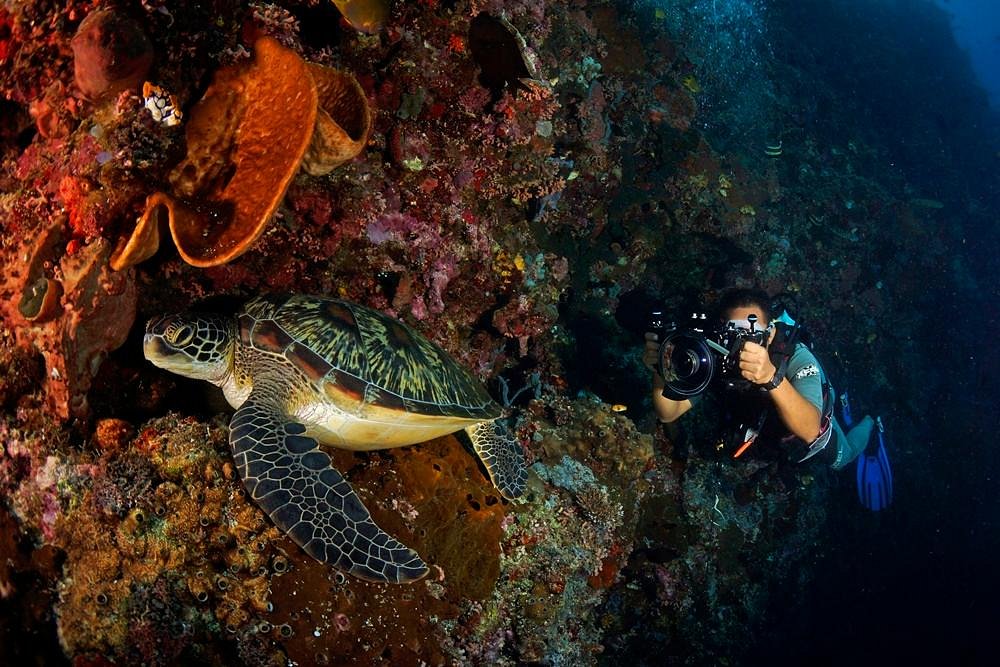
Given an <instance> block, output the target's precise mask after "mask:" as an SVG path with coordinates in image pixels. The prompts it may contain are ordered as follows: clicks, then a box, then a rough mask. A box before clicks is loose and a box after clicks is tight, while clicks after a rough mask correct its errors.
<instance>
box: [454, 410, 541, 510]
mask: <svg viewBox="0 0 1000 667" xmlns="http://www.w3.org/2000/svg"><path fill="white" fill-rule="evenodd" d="M465 432H466V433H468V434H469V439H470V440H472V448H473V449H474V450H476V454H478V455H479V458H480V459H482V461H483V465H485V466H486V471H487V472H488V473H489V474H490V480H492V482H493V486H495V487H497V491H499V492H500V493H501V495H503V497H504V498H507V499H509V500H512V499H514V498H517V497H518V496H520V495H521V494H522V493H524V487H525V485H526V484H527V483H528V469H527V468H526V467H525V464H524V450H523V449H522V448H521V443H520V442H518V440H517V438H516V437H515V436H514V434H513V433H512V432H511V430H510V429H508V428H507V427H506V426H504V424H503V423H501V421H500V420H499V419H494V420H493V421H487V422H480V423H478V424H473V425H472V426H469V427H468V428H466V429H465Z"/></svg>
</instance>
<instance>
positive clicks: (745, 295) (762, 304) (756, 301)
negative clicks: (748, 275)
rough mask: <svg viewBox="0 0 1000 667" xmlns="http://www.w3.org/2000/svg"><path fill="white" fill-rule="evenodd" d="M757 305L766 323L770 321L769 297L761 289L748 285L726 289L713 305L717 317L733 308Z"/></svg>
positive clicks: (722, 316) (720, 317)
mask: <svg viewBox="0 0 1000 667" xmlns="http://www.w3.org/2000/svg"><path fill="white" fill-rule="evenodd" d="M750 306H757V307H758V308H760V310H761V312H763V313H764V317H765V319H767V321H768V323H770V322H771V297H770V296H768V294H767V292H765V291H764V290H762V289H753V288H750V287H733V288H730V289H727V290H726V291H725V292H723V293H722V296H720V297H719V302H718V303H717V304H716V305H715V315H716V317H717V318H718V319H720V320H721V319H722V318H724V317H725V316H726V313H728V312H729V311H731V310H733V309H734V308H749V307H750Z"/></svg>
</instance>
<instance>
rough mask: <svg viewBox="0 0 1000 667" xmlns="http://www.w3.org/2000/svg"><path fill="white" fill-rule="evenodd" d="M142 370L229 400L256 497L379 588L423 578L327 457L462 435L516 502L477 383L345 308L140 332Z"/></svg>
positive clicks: (186, 319) (296, 298) (416, 343)
mask: <svg viewBox="0 0 1000 667" xmlns="http://www.w3.org/2000/svg"><path fill="white" fill-rule="evenodd" d="M143 351H144V353H145V355H146V358H147V359H149V360H150V361H151V362H153V363H154V364H155V365H157V366H159V367H160V368H164V369H166V370H169V371H172V372H174V373H178V374H180V375H184V376H187V377H191V378H197V379H201V380H207V381H209V382H212V383H213V384H216V385H219V386H220V387H222V390H223V392H224V393H225V395H226V399H227V400H228V401H229V403H230V404H232V405H233V407H235V408H236V414H234V415H233V418H232V421H230V423H229V444H230V446H231V447H232V450H233V457H234V459H235V461H236V467H237V469H238V470H239V473H240V477H241V478H242V479H243V484H244V485H245V486H246V489H247V491H248V492H249V494H250V496H251V497H252V498H253V499H254V500H255V501H256V502H257V504H258V505H259V506H260V507H261V509H263V510H264V511H265V512H267V513H268V515H270V517H271V519H272V520H273V521H274V523H275V525H277V526H278V528H280V529H281V530H283V531H285V532H286V533H287V534H288V535H289V536H291V538H292V539H293V540H295V542H296V543H298V544H299V545H300V546H301V547H302V548H303V549H304V550H305V551H306V553H308V554H309V555H310V556H312V557H314V558H316V559H317V560H320V561H323V562H326V563H331V564H333V565H335V566H337V567H339V568H341V569H343V570H345V571H347V572H350V573H351V574H353V575H355V576H358V577H361V578H363V579H369V580H373V581H389V582H398V583H403V582H408V581H415V580H417V579H419V578H420V577H422V576H424V575H425V574H426V573H427V566H426V565H425V564H424V562H423V561H422V560H421V559H420V557H419V556H418V555H417V554H416V552H414V551H413V550H411V549H408V548H407V547H406V546H405V545H403V544H401V543H400V542H398V541H397V540H395V539H393V538H392V537H390V536H389V535H388V534H386V533H385V532H384V531H382V529H381V528H379V527H378V526H377V525H375V522H374V521H372V519H371V516H370V515H369V513H368V510H367V509H366V508H365V506H364V505H363V504H362V503H361V500H360V499H359V498H358V496H357V495H356V494H355V493H354V490H353V489H352V488H351V485H350V484H349V483H348V482H347V481H346V480H345V479H344V478H343V477H342V476H341V475H340V473H339V472H337V471H336V470H335V469H334V468H332V467H331V465H330V463H331V462H330V457H329V456H328V455H327V454H326V453H325V452H324V451H323V449H322V448H321V447H320V444H324V445H332V446H334V447H341V448H344V449H352V450H372V449H385V448H389V447H400V446H403V445H412V444H415V443H418V442H424V441H426V440H430V439H432V438H435V437H438V436H442V435H445V434H448V433H453V432H455V431H459V430H463V429H464V430H465V431H466V433H468V434H469V436H470V439H471V441H472V445H473V448H474V450H475V452H476V453H477V454H478V456H479V457H480V458H481V459H482V461H483V463H484V464H485V466H486V470H487V471H488V473H489V476H490V479H491V480H492V481H493V484H494V485H495V486H496V488H497V489H498V490H499V491H500V493H501V494H502V495H503V496H504V497H506V498H516V497H517V496H519V495H521V493H522V492H523V491H524V487H525V483H526V481H527V470H526V469H525V463H524V453H523V451H522V449H521V445H520V443H519V442H518V441H517V439H516V438H515V437H513V434H511V433H510V432H509V430H508V429H507V428H505V427H504V426H503V424H502V422H501V421H498V417H500V416H501V413H502V408H501V407H500V405H499V404H497V403H496V402H495V401H494V400H493V399H492V398H491V397H490V395H489V394H488V393H487V392H486V389H485V388H484V387H483V385H482V383H480V382H479V381H478V380H476V378H474V377H473V376H472V374H471V373H470V372H469V371H468V370H466V369H465V368H463V367H462V366H460V365H459V364H458V363H457V362H456V361H455V360H454V359H452V358H451V357H450V356H449V355H448V354H447V353H446V352H445V351H444V350H442V349H441V348H440V347H438V346H437V345H435V344H434V343H432V342H430V341H429V340H427V339H426V338H424V337H423V336H421V335H420V334H419V333H417V332H416V331H414V330H413V329H411V328H410V327H408V326H406V325H405V324H403V323H402V322H399V321H398V320H395V319H393V318H391V317H389V316H387V315H385V314H383V313H380V312H379V311H377V310H373V309H371V308H367V307H365V306H361V305H358V304H356V303H350V302H348V301H343V300H340V299H331V298H326V297H321V296H308V295H280V296H278V295H268V296H261V297H257V298H254V299H252V300H250V301H249V302H247V303H246V305H245V306H244V307H243V309H242V310H241V311H240V312H239V313H238V314H237V315H236V316H235V317H233V316H225V315H215V314H203V313H187V314H179V315H167V316H163V317H157V318H154V319H153V320H150V322H149V323H148V324H147V325H146V335H145V339H144V341H143Z"/></svg>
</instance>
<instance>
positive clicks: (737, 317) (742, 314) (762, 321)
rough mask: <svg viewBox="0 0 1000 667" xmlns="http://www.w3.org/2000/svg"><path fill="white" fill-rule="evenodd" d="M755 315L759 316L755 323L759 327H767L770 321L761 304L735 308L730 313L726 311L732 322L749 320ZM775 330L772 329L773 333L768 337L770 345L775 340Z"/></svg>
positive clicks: (728, 318) (727, 318)
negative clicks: (765, 315)
mask: <svg viewBox="0 0 1000 667" xmlns="http://www.w3.org/2000/svg"><path fill="white" fill-rule="evenodd" d="M751 315H753V316H755V317H756V318H757V323H756V324H755V325H754V326H755V328H757V329H766V328H767V325H768V324H770V322H768V321H767V318H766V317H764V311H763V310H761V308H760V306H740V307H739V308H733V309H732V310H730V311H729V312H728V313H726V320H728V321H730V322H741V321H745V320H749V319H750V316H751ZM774 333H775V330H774V329H772V330H771V334H770V335H769V336H768V338H767V343H768V345H770V344H771V341H772V340H774Z"/></svg>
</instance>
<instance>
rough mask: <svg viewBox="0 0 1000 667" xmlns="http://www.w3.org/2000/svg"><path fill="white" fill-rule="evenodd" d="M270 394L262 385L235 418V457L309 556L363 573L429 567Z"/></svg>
mask: <svg viewBox="0 0 1000 667" xmlns="http://www.w3.org/2000/svg"><path fill="white" fill-rule="evenodd" d="M267 398H268V396H267V393H266V392H263V391H259V390H258V389H257V388H255V389H254V391H253V392H251V394H250V397H249V398H248V399H247V400H246V402H245V403H243V405H242V406H240V408H239V409H238V410H237V411H236V414H235V415H233V419H232V421H231V422H230V424H229V444H230V446H231V447H232V450H233V458H234V460H235V461H236V467H237V468H238V469H239V473H240V477H241V478H242V479H243V484H244V486H245V487H246V489H247V492H249V494H250V496H251V497H252V498H253V499H254V502H256V503H257V505H259V506H260V508H261V509H263V510H264V511H265V512H267V514H268V515H269V516H270V517H271V520H272V521H274V524H275V525H276V526H277V527H278V528H279V529H281V530H282V531H284V532H285V533H287V534H288V535H289V536H290V537H291V538H292V539H293V540H295V542H296V543H297V544H298V545H299V546H301V547H302V549H303V550H304V551H305V552H306V553H308V554H309V555H310V556H312V557H313V558H315V559H316V560H319V561H322V562H324V563H330V564H332V565H335V566H336V567H338V568H340V569H342V570H345V571H347V572H349V573H351V574H353V575H354V576H356V577H360V578H362V579H368V580H370V581H387V582H392V583H406V582H409V581H415V580H417V579H420V578H421V577H423V576H424V575H425V574H427V566H426V565H425V564H424V562H423V561H422V560H421V559H420V556H418V555H417V553H416V552H415V551H413V550H412V549H408V548H407V547H406V546H405V545H403V544H402V543H400V542H399V541H397V540H396V539H394V538H393V537H391V536H390V535H388V534H387V533H386V532H385V531H383V530H382V529H381V528H379V527H378V526H377V525H376V524H375V522H374V521H372V518H371V515H370V514H369V513H368V510H367V509H366V508H365V506H364V505H363V504H362V503H361V499H360V498H358V496H357V494H356V493H355V492H354V489H352V488H351V485H350V484H349V483H348V482H347V480H345V479H344V478H343V477H342V476H341V474H340V473H339V472H337V471H336V470H335V469H334V468H332V467H331V465H330V463H331V462H330V456H329V455H328V454H327V453H326V452H324V451H322V450H321V449H320V448H319V445H318V443H317V442H316V440H315V439H313V438H310V437H308V436H306V435H305V431H306V429H305V427H304V426H303V425H302V424H299V423H297V422H295V421H291V420H289V419H288V418H287V417H285V416H284V415H283V414H282V411H281V410H280V409H278V408H276V407H275V406H273V405H271V402H270V401H268V400H266V399H267Z"/></svg>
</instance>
